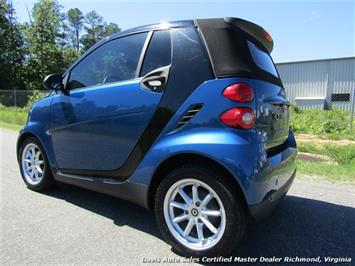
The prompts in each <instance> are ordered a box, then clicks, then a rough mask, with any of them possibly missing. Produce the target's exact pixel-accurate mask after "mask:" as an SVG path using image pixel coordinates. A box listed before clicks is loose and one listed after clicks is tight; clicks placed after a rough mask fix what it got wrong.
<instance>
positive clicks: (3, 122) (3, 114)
mask: <svg viewBox="0 0 355 266" xmlns="http://www.w3.org/2000/svg"><path fill="white" fill-rule="evenodd" d="M27 115H28V111H27V109H23V108H15V107H4V106H1V105H0V126H1V127H6V128H10V129H18V128H21V127H22V126H23V125H24V124H25V123H26V120H27Z"/></svg>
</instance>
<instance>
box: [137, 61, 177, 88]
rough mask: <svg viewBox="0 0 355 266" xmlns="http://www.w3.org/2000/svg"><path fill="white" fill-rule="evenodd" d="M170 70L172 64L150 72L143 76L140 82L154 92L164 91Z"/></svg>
mask: <svg viewBox="0 0 355 266" xmlns="http://www.w3.org/2000/svg"><path fill="white" fill-rule="evenodd" d="M169 70H170V65H169V66H165V67H160V68H157V69H155V70H153V71H151V72H149V73H148V74H147V75H145V76H144V77H143V78H142V80H141V82H140V85H141V87H142V88H143V89H146V90H149V91H154V92H162V91H164V89H165V86H166V84H167V81H168V77H169Z"/></svg>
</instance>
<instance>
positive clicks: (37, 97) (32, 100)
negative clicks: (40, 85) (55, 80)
mask: <svg viewBox="0 0 355 266" xmlns="http://www.w3.org/2000/svg"><path fill="white" fill-rule="evenodd" d="M45 95H46V93H45V92H43V91H39V90H34V91H33V92H32V94H31V95H30V97H29V98H28V101H27V104H26V106H25V108H26V109H27V110H29V109H30V108H31V106H32V104H33V103H35V102H37V101H38V100H40V99H42V98H43V97H44V96H45Z"/></svg>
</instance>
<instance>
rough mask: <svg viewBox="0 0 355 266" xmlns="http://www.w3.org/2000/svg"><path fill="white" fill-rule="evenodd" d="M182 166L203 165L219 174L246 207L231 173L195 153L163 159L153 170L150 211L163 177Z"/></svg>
mask: <svg viewBox="0 0 355 266" xmlns="http://www.w3.org/2000/svg"><path fill="white" fill-rule="evenodd" d="M184 164H190V165H191V164H196V165H203V166H204V167H207V168H209V169H210V170H212V171H216V172H218V173H221V177H222V178H223V180H224V181H225V182H226V183H227V184H228V185H230V186H231V187H232V189H233V190H234V191H235V192H236V195H238V196H239V197H240V199H241V201H242V203H243V205H244V206H245V207H246V206H247V202H246V199H245V195H244V192H243V190H242V188H241V185H240V183H239V181H238V180H237V179H236V178H235V177H234V176H233V175H232V173H231V172H230V171H229V170H228V169H227V168H226V167H224V166H223V165H221V164H220V163H218V162H216V161H215V160H213V159H211V158H209V157H207V156H204V155H200V154H195V153H183V154H177V155H173V156H171V157H169V158H167V159H165V160H164V161H163V162H162V163H160V165H159V166H158V167H157V169H156V170H155V172H154V174H153V177H152V180H151V183H150V186H149V192H148V207H149V208H150V209H152V208H153V207H154V199H155V195H156V191H157V189H158V186H159V184H160V182H161V181H162V180H163V178H164V176H165V175H166V174H167V173H168V172H169V171H172V170H173V169H176V168H177V167H179V166H181V165H184Z"/></svg>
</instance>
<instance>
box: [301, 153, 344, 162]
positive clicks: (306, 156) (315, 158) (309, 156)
mask: <svg viewBox="0 0 355 266" xmlns="http://www.w3.org/2000/svg"><path fill="white" fill-rule="evenodd" d="M298 158H299V159H300V160H303V161H310V162H322V163H329V164H336V163H337V162H336V161H334V159H333V158H330V157H328V156H325V155H320V154H314V153H308V152H298Z"/></svg>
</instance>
